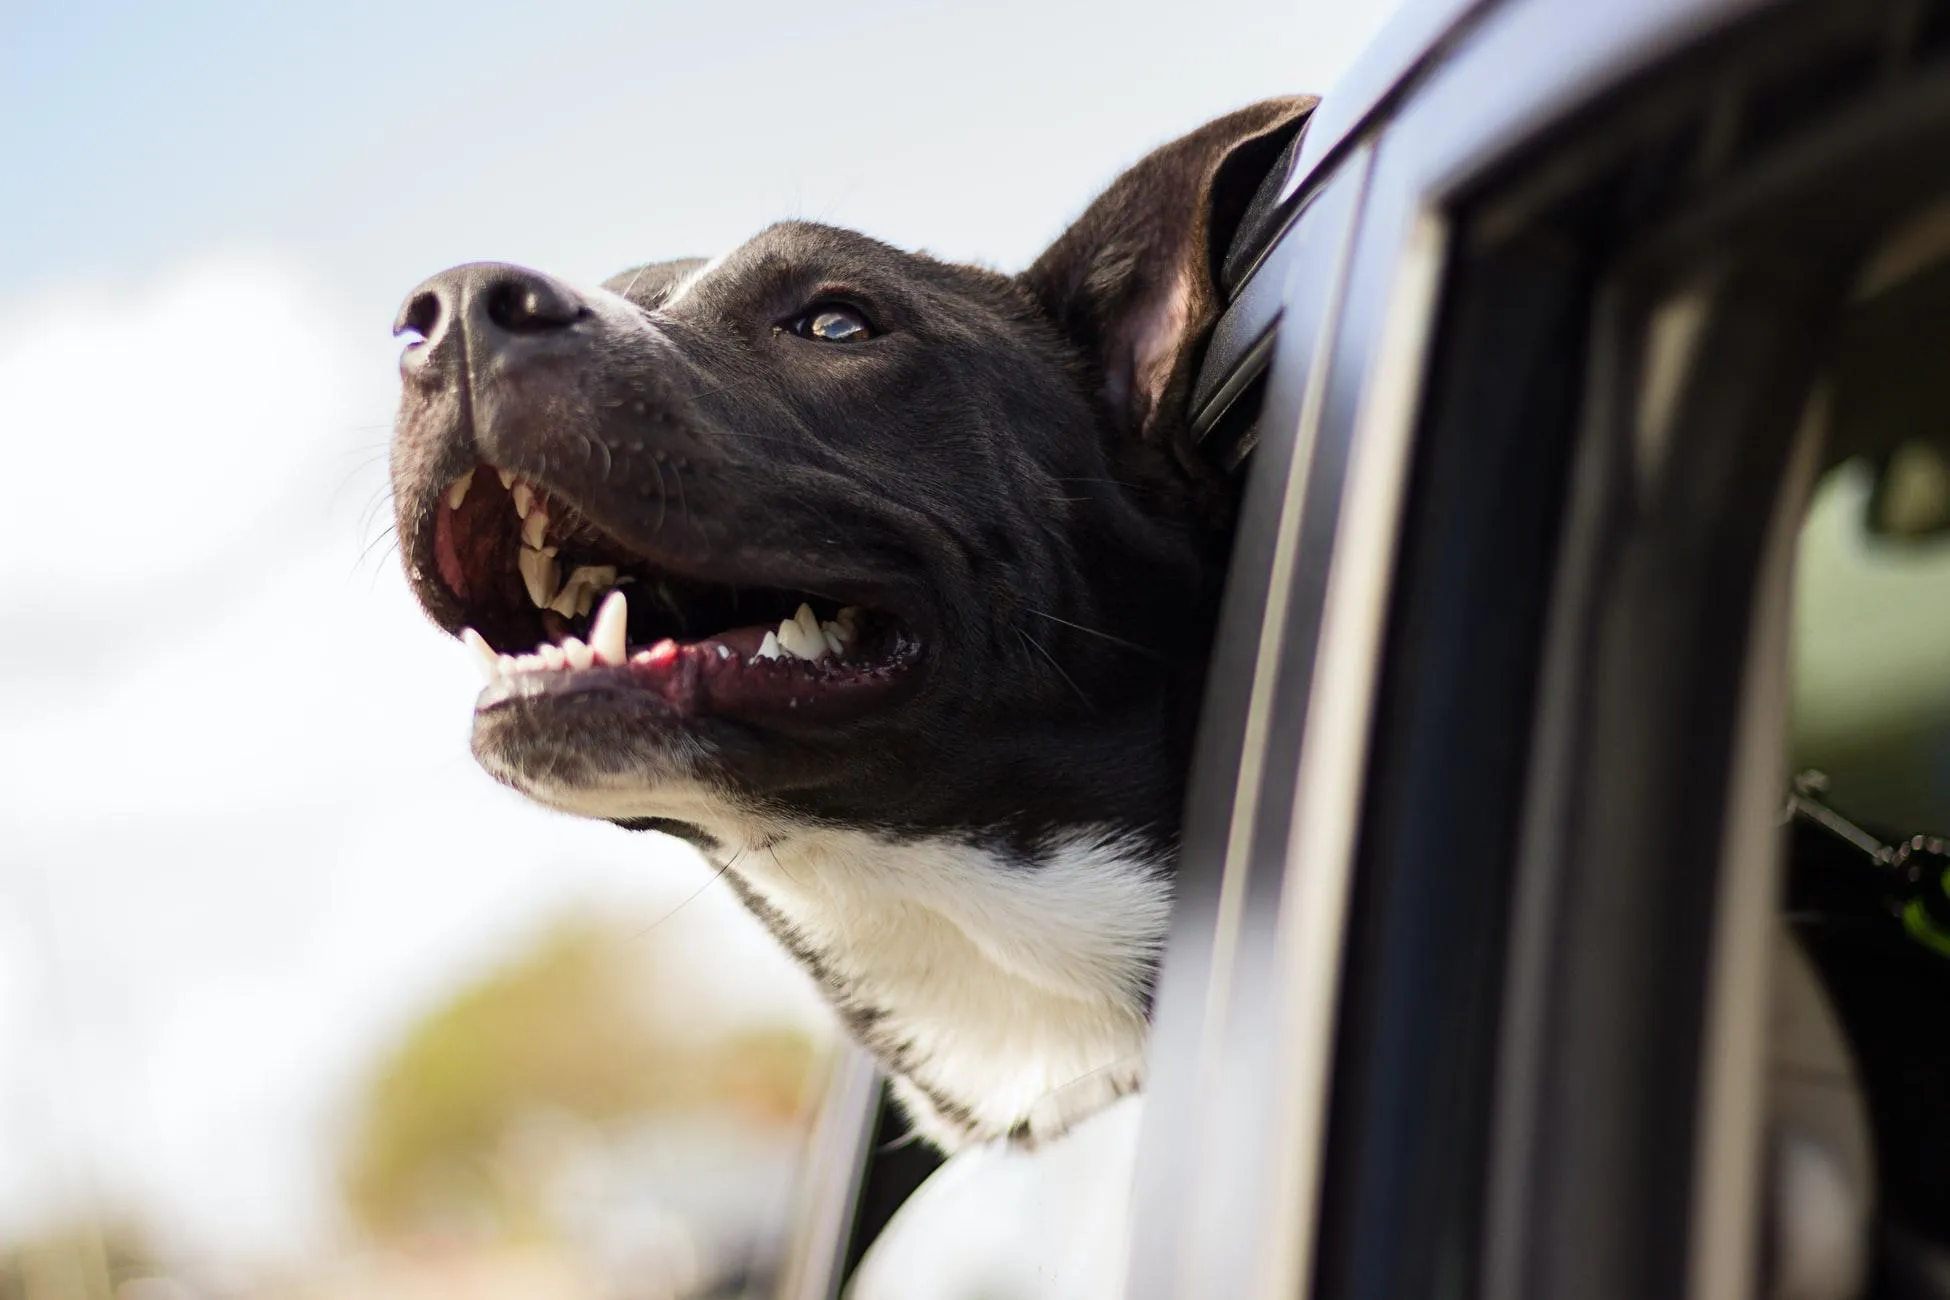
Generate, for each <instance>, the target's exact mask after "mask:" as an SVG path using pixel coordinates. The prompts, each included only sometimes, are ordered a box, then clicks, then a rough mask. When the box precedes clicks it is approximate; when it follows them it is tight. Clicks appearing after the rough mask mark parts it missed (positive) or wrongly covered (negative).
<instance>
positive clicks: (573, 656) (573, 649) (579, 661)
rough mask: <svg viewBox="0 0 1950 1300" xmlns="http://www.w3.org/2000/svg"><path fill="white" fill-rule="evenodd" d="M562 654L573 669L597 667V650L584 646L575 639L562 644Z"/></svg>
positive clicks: (571, 638) (572, 638)
mask: <svg viewBox="0 0 1950 1300" xmlns="http://www.w3.org/2000/svg"><path fill="white" fill-rule="evenodd" d="M562 654H563V657H564V658H566V659H567V660H568V661H569V667H571V668H593V667H595V665H596V651H595V648H594V647H592V646H586V645H584V644H583V643H582V642H580V641H578V640H576V639H575V638H574V637H570V638H569V639H568V640H567V641H564V642H563V643H562Z"/></svg>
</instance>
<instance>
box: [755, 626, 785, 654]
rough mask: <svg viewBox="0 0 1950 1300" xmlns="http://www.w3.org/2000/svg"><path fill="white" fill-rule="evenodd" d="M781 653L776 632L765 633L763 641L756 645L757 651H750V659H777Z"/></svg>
mask: <svg viewBox="0 0 1950 1300" xmlns="http://www.w3.org/2000/svg"><path fill="white" fill-rule="evenodd" d="M783 653H784V652H783V651H781V650H780V649H779V637H778V634H777V633H776V632H767V633H766V634H765V639H764V640H763V641H761V642H759V643H758V649H756V650H754V651H752V658H753V659H777V658H779V657H780V655H782V654H783Z"/></svg>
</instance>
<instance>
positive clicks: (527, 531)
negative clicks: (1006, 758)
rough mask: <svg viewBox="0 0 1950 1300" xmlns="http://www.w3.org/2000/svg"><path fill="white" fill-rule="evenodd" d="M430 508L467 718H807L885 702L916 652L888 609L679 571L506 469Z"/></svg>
mask: <svg viewBox="0 0 1950 1300" xmlns="http://www.w3.org/2000/svg"><path fill="white" fill-rule="evenodd" d="M435 514H436V519H435V524H434V548H433V549H434V556H433V558H434V562H435V567H436V568H437V570H438V580H439V581H440V583H441V584H442V585H443V586H444V587H445V588H446V590H447V592H448V593H449V594H450V595H451V596H452V597H453V600H454V602H455V604H456V605H457V606H458V607H459V609H460V610H461V611H462V615H463V617H464V619H465V621H466V623H467V626H466V627H464V628H462V629H461V630H460V636H461V639H462V640H464V641H466V642H467V643H468V644H469V645H470V646H472V647H473V648H474V649H475V651H476V652H477V653H479V655H480V656H481V659H482V663H483V667H484V668H485V670H486V673H487V677H488V690H487V691H486V692H484V693H483V695H482V696H481V699H480V701H479V703H478V704H477V706H476V707H477V709H478V710H482V711H485V710H489V709H492V708H494V707H496V706H498V705H501V704H505V703H508V702H510V701H514V700H520V699H532V698H535V697H538V696H547V695H550V694H579V693H583V692H587V691H591V690H607V691H618V690H627V691H630V692H633V693H635V692H647V693H649V694H651V695H654V696H656V697H659V698H661V699H662V700H663V701H664V703H665V704H667V705H668V706H669V707H670V708H671V709H673V710H674V711H675V712H677V713H679V714H683V715H694V714H717V715H724V716H728V717H736V718H742V719H747V720H753V721H765V720H772V719H779V718H781V717H796V718H800V719H804V720H806V721H816V720H822V719H827V718H835V717H842V716H852V715H854V714H856V713H858V712H860V711H862V710H864V709H867V708H870V707H872V706H875V705H877V704H881V703H884V702H885V701H886V700H887V699H888V698H889V697H890V696H891V695H892V694H894V693H895V692H897V691H899V690H900V689H901V688H902V687H903V686H904V685H906V683H907V680H908V679H909V678H910V677H911V676H912V671H913V669H914V668H915V667H916V666H917V665H918V664H919V662H920V659H921V644H920V642H919V640H918V639H917V638H916V637H915V636H914V635H913V634H912V633H911V632H910V631H909V629H908V628H907V627H906V626H905V625H904V624H903V623H902V622H901V621H900V620H899V619H898V618H896V617H895V616H893V615H892V614H890V613H887V612H885V611H880V610H875V609H872V608H867V607H863V606H861V605H858V604H842V603H841V602H840V601H838V600H836V599H834V598H832V597H831V596H828V595H825V594H822V593H819V592H815V591H809V590H795V589H791V588H786V587H762V586H752V585H749V584H739V585H732V584H726V583H716V582H712V581H709V580H708V579H702V578H698V577H695V576H683V575H679V574H677V573H674V572H671V571H669V570H668V569H667V568H665V567H664V566H660V565H658V564H657V563H655V562H654V561H652V560H651V559H649V558H647V557H645V556H642V555H638V554H635V553H633V552H631V551H630V550H629V549H628V548H626V547H624V546H623V545H622V544H620V543H619V542H617V541H616V540H615V539H613V538H612V537H610V536H608V535H607V534H606V533H604V532H603V531H602V530H601V529H599V528H598V527H596V525H594V524H593V523H591V522H590V521H589V520H587V519H585V518H584V517H582V515H580V514H579V513H578V512H577V511H576V510H575V508H574V507H573V506H572V505H570V504H569V503H567V502H565V501H563V500H561V499H560V498H559V497H557V496H553V495H551V494H549V493H547V492H545V491H543V490H541V489H538V488H536V487H535V486H534V485H532V484H531V483H530V482H528V481H527V480H525V479H523V478H521V477H519V476H517V475H515V474H513V473H511V472H510V471H507V470H501V469H496V468H494V467H491V466H485V465H483V466H479V467H477V468H476V469H474V470H471V471H469V472H468V473H467V474H464V475H462V476H461V477H460V478H458V479H455V480H454V481H453V482H452V483H450V484H449V485H448V486H447V488H446V489H445V490H444V491H443V493H442V499H441V501H440V502H439V504H438V506H437V507H436V510H435Z"/></svg>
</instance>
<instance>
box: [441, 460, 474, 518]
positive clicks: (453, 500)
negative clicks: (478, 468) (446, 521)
mask: <svg viewBox="0 0 1950 1300" xmlns="http://www.w3.org/2000/svg"><path fill="white" fill-rule="evenodd" d="M473 486H474V471H473V470H471V469H470V470H468V471H467V472H466V473H465V474H462V475H461V476H460V477H459V478H457V479H455V480H454V481H453V482H452V483H449V484H448V485H447V509H449V510H458V509H460V503H461V502H463V501H465V500H467V489H468V488H471V487H473Z"/></svg>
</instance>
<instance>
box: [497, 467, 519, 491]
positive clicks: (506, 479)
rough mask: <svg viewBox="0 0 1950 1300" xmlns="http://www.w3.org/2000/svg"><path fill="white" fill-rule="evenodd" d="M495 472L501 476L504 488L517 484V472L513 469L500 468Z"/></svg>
mask: <svg viewBox="0 0 1950 1300" xmlns="http://www.w3.org/2000/svg"><path fill="white" fill-rule="evenodd" d="M494 472H495V473H497V474H499V475H500V476H501V486H502V488H503V489H504V490H505V489H507V488H511V487H513V486H514V485H515V472H514V471H513V470H511V469H498V470H496V471H494Z"/></svg>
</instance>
